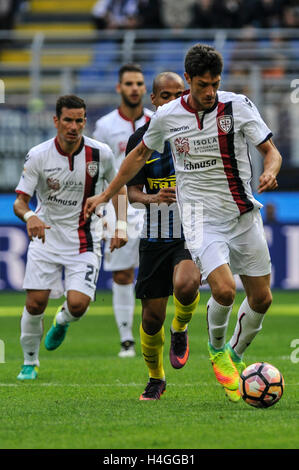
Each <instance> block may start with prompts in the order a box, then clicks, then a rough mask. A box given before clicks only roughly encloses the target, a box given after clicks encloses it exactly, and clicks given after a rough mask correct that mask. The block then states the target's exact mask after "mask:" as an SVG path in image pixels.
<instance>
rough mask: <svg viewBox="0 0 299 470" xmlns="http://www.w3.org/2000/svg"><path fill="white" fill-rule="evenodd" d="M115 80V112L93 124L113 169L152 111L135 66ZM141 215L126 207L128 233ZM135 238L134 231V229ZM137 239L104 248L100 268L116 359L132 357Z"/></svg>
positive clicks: (108, 219) (110, 214) (110, 210)
mask: <svg viewBox="0 0 299 470" xmlns="http://www.w3.org/2000/svg"><path fill="white" fill-rule="evenodd" d="M118 75H119V80H118V83H117V86H116V91H117V93H118V94H119V95H120V98H121V102H120V106H119V107H118V108H117V109H114V110H113V111H111V112H110V113H108V114H106V115H105V116H102V117H101V118H100V119H98V120H97V121H96V125H95V130H94V132H93V138H94V139H97V140H99V141H100V142H104V143H105V144H108V145H109V147H110V148H111V150H112V152H113V154H114V156H115V160H116V167H117V169H118V168H119V167H120V165H121V163H122V161H123V159H124V158H125V151H126V146H127V143H128V140H129V137H130V136H131V135H132V134H133V133H134V132H135V130H136V129H138V128H139V127H141V126H143V125H144V124H145V123H146V122H148V121H149V120H150V116H151V115H152V114H153V113H152V111H150V110H149V109H147V108H145V107H143V104H142V99H143V97H144V95H145V93H146V86H145V82H144V76H143V74H142V70H141V68H140V66H139V65H138V64H124V65H123V66H122V67H121V68H120V69H119V73H118ZM106 212H107V214H106V217H105V219H106V222H107V228H108V229H107V230H106V234H107V235H106V237H107V238H108V237H109V233H112V234H113V232H114V224H115V222H114V220H115V216H114V211H113V208H112V206H111V204H108V205H107V207H106ZM142 220H143V211H140V210H136V209H134V208H133V207H132V206H131V205H130V204H129V206H128V229H129V230H130V229H131V228H133V227H137V226H139V227H140V229H141V227H142ZM136 232H137V234H138V229H136ZM138 247H139V237H138V236H135V237H130V238H129V240H128V243H127V244H126V245H125V246H124V247H123V248H121V249H120V250H117V252H113V253H111V251H110V249H109V244H108V243H106V244H105V252H104V264H103V268H104V270H105V271H110V272H112V303H113V310H114V316H115V321H116V324H117V327H118V331H119V336H120V343H121V349H120V351H119V353H118V356H119V357H123V358H125V357H134V356H135V347H134V337H133V316H134V310H135V295H134V275H135V272H134V271H135V268H136V267H138V263H139V260H138Z"/></svg>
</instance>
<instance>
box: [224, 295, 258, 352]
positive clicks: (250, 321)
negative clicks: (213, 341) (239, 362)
mask: <svg viewBox="0 0 299 470" xmlns="http://www.w3.org/2000/svg"><path fill="white" fill-rule="evenodd" d="M264 316H265V315H264V314H263V313H258V312H255V311H254V310H252V308H251V307H250V305H249V303H248V300H247V297H246V298H245V299H244V300H243V302H242V304H241V306H240V309H239V312H238V320H237V324H236V327H235V331H234V333H233V336H232V337H231V340H230V342H229V344H230V346H231V348H232V349H234V351H235V352H236V354H237V355H238V356H239V357H242V355H243V353H244V351H245V349H246V348H247V347H248V346H249V345H250V343H251V341H252V340H253V339H254V338H255V336H256V335H257V333H258V332H259V331H260V330H261V329H262V323H263V319H264Z"/></svg>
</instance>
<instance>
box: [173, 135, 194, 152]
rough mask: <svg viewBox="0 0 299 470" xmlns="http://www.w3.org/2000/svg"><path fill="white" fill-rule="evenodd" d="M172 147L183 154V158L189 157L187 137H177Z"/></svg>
mask: <svg viewBox="0 0 299 470" xmlns="http://www.w3.org/2000/svg"><path fill="white" fill-rule="evenodd" d="M174 145H175V148H176V151H177V152H178V153H180V154H184V156H185V157H186V156H187V155H189V151H190V145H189V140H188V138H187V137H177V138H176V139H175V141H174Z"/></svg>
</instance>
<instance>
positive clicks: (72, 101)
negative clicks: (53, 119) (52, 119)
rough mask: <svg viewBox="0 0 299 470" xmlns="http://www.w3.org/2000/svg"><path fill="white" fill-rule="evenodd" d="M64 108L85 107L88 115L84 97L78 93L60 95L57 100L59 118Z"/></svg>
mask: <svg viewBox="0 0 299 470" xmlns="http://www.w3.org/2000/svg"><path fill="white" fill-rule="evenodd" d="M62 108H68V109H73V108H74V109H80V108H83V109H84V110H85V115H86V104H85V102H84V100H82V98H79V96H76V95H64V96H60V97H59V98H58V100H57V101H56V116H57V117H58V119H59V118H60V116H61V112H62Z"/></svg>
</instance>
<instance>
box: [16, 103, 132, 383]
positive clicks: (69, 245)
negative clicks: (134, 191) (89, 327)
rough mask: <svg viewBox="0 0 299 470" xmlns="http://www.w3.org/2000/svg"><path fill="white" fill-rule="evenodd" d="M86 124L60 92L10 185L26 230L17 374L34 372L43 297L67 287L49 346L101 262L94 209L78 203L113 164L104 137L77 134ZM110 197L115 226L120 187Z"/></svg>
mask: <svg viewBox="0 0 299 470" xmlns="http://www.w3.org/2000/svg"><path fill="white" fill-rule="evenodd" d="M85 124H86V105H85V102H84V101H83V100H82V99H81V98H79V97H77V96H75V95H65V96H62V97H60V98H59V99H58V100H57V103H56V115H55V116H54V125H55V127H56V129H57V136H56V137H55V138H53V139H50V140H48V141H46V142H43V143H41V144H40V145H37V146H36V147H33V148H32V149H31V150H30V151H29V153H28V155H27V157H26V160H25V166H24V170H23V173H22V176H21V179H20V181H19V184H18V186H17V188H16V192H17V198H16V201H15V203H14V211H15V214H16V215H17V216H18V217H19V218H20V219H21V220H23V221H25V222H26V224H27V232H28V236H29V238H30V244H29V248H28V256H27V264H26V272H25V279H24V284H23V287H24V289H26V291H27V295H26V304H25V306H24V309H23V314H22V318H21V339H20V340H21V346H22V349H23V353H24V364H23V366H22V369H21V372H20V374H19V375H18V377H17V378H18V379H19V380H34V379H36V377H37V374H38V367H39V347H40V342H41V339H42V336H43V317H44V312H45V309H46V307H47V304H48V299H49V297H52V298H59V297H61V296H62V294H63V293H64V291H65V292H66V300H65V301H64V303H63V305H62V306H61V307H59V309H58V311H57V314H56V316H55V319H54V323H53V326H52V327H51V329H50V330H49V332H48V334H47V336H46V339H45V346H46V348H47V349H48V350H54V349H56V348H57V347H58V346H59V345H60V344H61V343H62V341H63V340H64V338H65V335H66V332H67V329H68V326H69V324H70V323H71V322H74V321H77V320H79V319H80V318H81V317H82V316H83V315H84V314H85V313H86V312H87V310H88V307H89V303H90V301H91V300H94V295H95V290H96V283H97V278H98V273H99V269H100V264H101V247H100V243H101V239H102V231H101V229H100V227H99V222H100V224H102V222H101V220H100V219H99V218H98V217H97V216H96V215H94V216H93V217H92V218H90V219H88V220H85V219H84V214H83V208H84V204H85V201H86V199H87V198H88V197H90V196H92V195H94V194H96V193H98V192H99V191H102V190H103V189H104V184H108V183H109V182H111V181H112V179H113V178H114V176H115V175H116V169H115V164H114V156H113V154H112V151H111V149H110V148H109V147H108V145H106V144H102V143H100V142H97V141H95V140H93V139H90V138H88V137H86V136H84V135H83V130H84V127H85ZM35 192H36V196H37V201H38V204H37V208H36V211H35V212H33V211H32V210H30V208H29V201H30V199H31V197H32V196H33V194H34V193H35ZM119 195H121V196H122V197H123V198H124V207H125V209H124V211H123V212H124V213H123V214H118V201H117V199H118V196H119ZM112 200H113V204H114V207H115V210H116V214H117V217H118V218H119V221H120V227H122V225H123V224H125V223H126V188H124V187H123V188H120V191H119V192H118V194H116V196H115V197H114V198H113V199H112ZM126 241H127V236H126V232H125V231H123V230H122V229H117V230H116V232H115V237H114V238H113V239H112V240H111V250H112V251H113V250H114V249H115V248H119V247H121V246H123V245H124V244H125V243H126ZM63 269H64V276H65V286H63V284H62V270H63Z"/></svg>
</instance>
